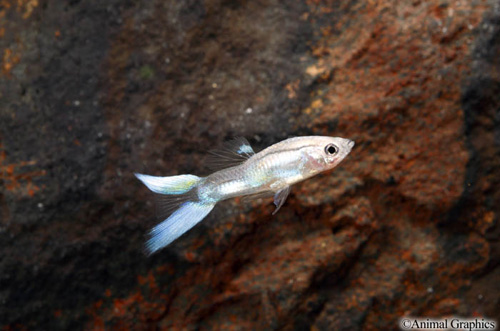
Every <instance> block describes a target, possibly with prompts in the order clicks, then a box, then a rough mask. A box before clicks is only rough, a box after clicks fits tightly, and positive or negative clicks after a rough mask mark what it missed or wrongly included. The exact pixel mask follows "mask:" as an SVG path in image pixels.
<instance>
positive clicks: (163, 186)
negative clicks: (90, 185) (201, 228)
mask: <svg viewBox="0 0 500 331" xmlns="http://www.w3.org/2000/svg"><path fill="white" fill-rule="evenodd" d="M135 176H136V177H137V178H138V179H139V180H140V181H141V182H143V183H144V185H146V186H147V187H148V188H149V189H150V190H151V191H153V192H155V193H158V195H157V200H158V201H157V207H158V211H159V213H160V215H162V219H163V217H165V216H166V215H168V214H170V213H171V212H172V210H175V211H174V212H173V213H172V214H171V215H170V216H169V217H168V218H166V219H164V221H163V222H161V223H160V224H158V225H157V226H155V227H154V228H153V229H152V230H151V231H150V233H149V236H150V238H149V240H148V241H147V242H146V251H147V253H148V254H152V253H154V252H156V251H157V250H159V249H161V248H163V247H165V246H167V245H168V244H170V243H171V242H173V241H174V240H176V239H177V238H179V237H180V236H182V235H183V234H184V233H185V232H186V231H188V230H189V229H191V228H192V227H193V226H195V225H196V224H197V223H198V222H200V221H201V220H202V219H203V218H205V216H207V214H208V213H209V212H210V211H211V210H212V209H213V208H214V206H215V203H203V202H202V201H199V200H198V196H197V194H196V190H193V189H194V188H195V187H196V186H197V185H198V184H199V183H200V181H201V180H202V178H200V177H197V176H194V175H179V176H170V177H156V176H149V175H143V174H135Z"/></svg>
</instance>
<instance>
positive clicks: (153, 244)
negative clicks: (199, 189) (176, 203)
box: [146, 201, 215, 254]
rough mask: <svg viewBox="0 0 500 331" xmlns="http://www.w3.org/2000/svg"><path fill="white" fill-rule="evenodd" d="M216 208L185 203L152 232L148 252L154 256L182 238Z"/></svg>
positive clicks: (209, 205) (201, 204)
mask: <svg viewBox="0 0 500 331" xmlns="http://www.w3.org/2000/svg"><path fill="white" fill-rule="evenodd" d="M214 206H215V204H205V203H202V202H192V201H188V202H184V203H183V204H182V205H181V206H180V208H179V209H177V210H176V211H175V212H174V213H173V214H172V215H170V217H168V218H167V219H166V220H164V221H163V222H161V223H160V224H158V225H157V226H155V227H154V228H153V229H152V230H151V232H150V233H149V234H150V239H149V240H148V241H147V243H146V250H147V252H148V253H149V254H153V253H154V252H156V251H157V250H159V249H161V248H163V247H165V246H167V245H168V244H170V243H171V242H173V241H174V240H176V239H177V238H179V237H180V236H182V235H183V234H184V233H185V232H186V231H188V230H189V229H191V228H192V227H193V226H195V225H196V224H198V223H199V222H200V221H201V220H202V219H204V218H205V216H207V214H208V213H210V211H211V210H212V209H213V208H214Z"/></svg>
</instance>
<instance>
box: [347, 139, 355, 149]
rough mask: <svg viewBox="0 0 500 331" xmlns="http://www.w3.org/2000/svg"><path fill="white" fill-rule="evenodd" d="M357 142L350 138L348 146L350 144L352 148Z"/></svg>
mask: <svg viewBox="0 0 500 331" xmlns="http://www.w3.org/2000/svg"><path fill="white" fill-rule="evenodd" d="M355 144H356V143H355V142H354V140H349V142H348V143H347V146H349V147H350V148H353V147H354V145H355Z"/></svg>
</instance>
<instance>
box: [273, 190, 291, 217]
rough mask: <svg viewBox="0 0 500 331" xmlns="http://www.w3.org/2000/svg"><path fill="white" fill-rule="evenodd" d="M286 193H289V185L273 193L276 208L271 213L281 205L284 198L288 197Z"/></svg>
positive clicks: (274, 212)
mask: <svg viewBox="0 0 500 331" xmlns="http://www.w3.org/2000/svg"><path fill="white" fill-rule="evenodd" d="M288 194H290V186H287V187H285V188H284V189H282V190H280V191H278V192H276V194H275V195H274V204H275V205H276V209H275V210H274V211H273V215H274V214H276V213H277V212H278V210H280V208H281V206H283V204H284V203H285V201H286V198H287V197H288Z"/></svg>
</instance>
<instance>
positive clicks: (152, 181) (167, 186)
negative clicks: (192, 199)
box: [135, 173, 202, 195]
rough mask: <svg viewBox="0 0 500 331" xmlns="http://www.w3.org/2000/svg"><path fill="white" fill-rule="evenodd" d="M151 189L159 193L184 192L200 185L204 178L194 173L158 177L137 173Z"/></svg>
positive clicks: (138, 177)
mask: <svg viewBox="0 0 500 331" xmlns="http://www.w3.org/2000/svg"><path fill="white" fill-rule="evenodd" d="M135 177H137V179H139V180H140V181H141V182H143V183H144V185H146V186H147V187H148V188H149V189H150V190H151V191H153V192H155V193H159V194H176V195H177V194H184V193H187V192H189V191H190V190H191V189H192V188H194V187H195V186H196V185H198V184H199V183H200V181H201V179H202V178H200V177H198V176H194V175H179V176H168V177H156V176H149V175H143V174H137V173H136V174H135Z"/></svg>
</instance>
